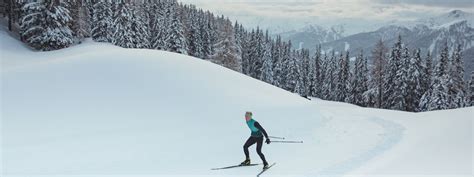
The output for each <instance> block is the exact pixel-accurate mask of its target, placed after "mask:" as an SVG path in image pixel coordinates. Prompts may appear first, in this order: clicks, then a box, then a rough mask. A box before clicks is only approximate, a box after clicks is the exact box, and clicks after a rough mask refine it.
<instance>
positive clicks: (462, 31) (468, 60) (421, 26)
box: [280, 10, 474, 77]
mask: <svg viewBox="0 0 474 177" xmlns="http://www.w3.org/2000/svg"><path fill="white" fill-rule="evenodd" d="M472 24H474V14H472V13H468V12H464V11H461V10H453V11H451V12H449V13H446V14H442V15H440V16H435V17H431V18H425V19H419V20H415V21H413V22H409V23H407V22H404V23H401V22H396V21H393V22H389V23H387V24H385V25H383V26H382V27H380V28H379V29H377V30H375V31H371V32H362V33H357V34H353V35H348V36H344V27H343V26H339V27H338V28H337V27H331V28H329V29H325V28H323V27H320V26H317V25H310V26H307V27H305V28H303V29H301V30H294V31H290V32H287V33H282V34H280V35H281V36H282V38H283V39H286V40H291V41H292V42H293V44H295V48H300V47H304V48H308V49H310V50H311V53H314V52H315V49H316V46H317V45H318V44H321V45H322V49H323V51H324V52H331V51H332V50H336V51H349V52H350V53H351V56H355V55H357V54H358V53H360V51H361V50H362V51H363V53H364V56H370V53H371V51H372V50H373V48H374V46H375V44H376V42H377V41H378V40H379V39H382V40H383V41H384V43H385V45H386V46H387V47H391V46H392V45H393V44H394V43H395V41H396V40H397V37H398V35H401V37H402V40H403V42H404V43H405V45H407V46H408V47H409V48H410V49H414V48H420V49H421V52H422V54H423V55H424V56H425V55H426V53H427V52H428V51H430V52H431V53H432V55H433V56H435V57H434V58H436V57H437V56H438V55H439V50H440V49H441V47H442V45H443V44H444V42H445V41H447V42H448V46H449V47H451V48H450V50H452V48H453V47H454V46H455V44H460V45H461V46H462V49H463V59H464V65H465V76H466V77H467V76H469V75H470V73H471V71H474V28H473V25H472ZM346 28H347V27H346ZM369 59H370V57H369Z"/></svg>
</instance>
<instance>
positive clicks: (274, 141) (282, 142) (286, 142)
mask: <svg viewBox="0 0 474 177" xmlns="http://www.w3.org/2000/svg"><path fill="white" fill-rule="evenodd" d="M271 142H272V143H303V141H271Z"/></svg>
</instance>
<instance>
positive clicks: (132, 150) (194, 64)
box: [0, 31, 474, 177]
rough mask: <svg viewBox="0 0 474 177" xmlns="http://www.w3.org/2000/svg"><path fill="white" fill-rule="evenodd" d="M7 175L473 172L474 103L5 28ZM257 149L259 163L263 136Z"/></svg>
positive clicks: (1, 37)
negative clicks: (400, 106) (389, 106)
mask: <svg viewBox="0 0 474 177" xmlns="http://www.w3.org/2000/svg"><path fill="white" fill-rule="evenodd" d="M0 41H1V42H0V44H1V49H0V59H1V105H0V106H1V122H0V123H1V132H2V133H1V136H0V137H1V140H2V143H1V150H2V153H1V161H0V162H1V169H0V170H1V173H0V174H1V175H0V176H28V177H31V176H72V175H74V176H130V177H132V176H133V177H136V176H255V175H256V174H257V173H258V172H259V171H260V168H261V166H256V167H244V168H237V169H229V170H220V171H211V170H210V169H211V168H215V167H223V166H228V165H234V164H236V163H239V162H240V161H242V160H243V159H244V156H243V152H242V145H243V143H244V141H245V140H246V138H247V137H248V136H249V133H250V132H249V130H248V128H247V127H246V124H245V121H244V118H243V115H244V113H245V111H253V112H254V117H255V119H256V120H258V121H259V122H260V123H261V124H262V125H263V126H264V127H265V128H266V129H267V131H268V132H269V133H270V134H271V135H273V136H284V137H287V139H289V140H303V141H304V144H278V143H272V144H270V145H265V146H264V147H263V151H264V153H265V155H266V157H267V159H268V160H269V161H270V162H277V165H276V166H274V167H273V168H272V169H271V170H269V171H268V172H266V173H265V175H263V176H292V177H293V176H353V175H355V176H357V175H363V176H370V175H373V176H382V175H394V176H405V175H414V176H421V175H438V176H456V175H457V176H471V175H472V169H473V167H472V159H473V153H472V142H473V136H472V127H473V126H472V125H473V122H472V115H473V111H474V108H466V109H459V110H452V111H440V112H432V113H422V114H412V113H403V112H394V111H385V110H374V109H364V108H359V107H356V106H353V105H348V104H343V103H334V102H326V101H321V100H314V101H309V100H306V99H303V98H301V97H299V96H297V95H294V94H292V93H289V92H286V91H283V90H281V89H278V88H275V87H273V86H271V85H269V84H266V83H263V82H261V81H258V80H255V79H252V78H249V77H247V76H245V75H242V74H239V73H236V72H233V71H232V70H229V69H226V68H223V67H220V66H217V65H214V64H212V63H210V62H207V61H204V60H200V59H196V58H192V57H188V56H183V55H179V54H174V53H169V52H163V51H153V50H138V49H122V48H119V47H115V46H112V45H108V44H101V43H95V42H92V41H87V42H85V43H84V44H81V45H78V46H74V47H71V48H68V49H64V50H60V51H54V52H33V51H31V50H29V49H28V48H26V47H25V46H24V45H22V44H20V42H18V41H15V40H14V39H12V38H11V37H9V36H8V34H7V33H6V32H5V31H0ZM251 148H252V149H251V151H250V152H251V159H252V160H253V162H256V163H259V162H260V160H259V158H258V156H257V155H256V153H255V150H254V148H255V146H253V147H251Z"/></svg>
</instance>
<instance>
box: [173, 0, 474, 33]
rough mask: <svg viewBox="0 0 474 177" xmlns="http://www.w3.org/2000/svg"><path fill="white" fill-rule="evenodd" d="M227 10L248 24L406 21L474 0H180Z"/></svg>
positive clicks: (470, 6) (469, 7)
mask: <svg viewBox="0 0 474 177" xmlns="http://www.w3.org/2000/svg"><path fill="white" fill-rule="evenodd" d="M181 1H182V2H184V3H190V4H195V5H197V6H198V7H199V8H203V9H206V10H211V11H213V12H215V13H218V14H224V15H226V16H228V17H230V18H231V19H232V20H239V21H242V22H243V23H244V24H247V25H249V26H253V25H260V26H264V27H269V26H272V25H274V26H282V25H284V24H285V23H287V25H291V24H295V23H298V22H300V23H329V22H331V23H333V24H336V23H337V22H338V21H342V22H344V21H347V20H361V21H362V22H366V23H364V24H370V22H382V21H392V20H398V21H405V20H414V19H418V18H424V17H430V16H435V15H439V14H441V13H447V12H449V11H451V10H454V9H460V10H463V11H467V12H473V9H474V0H181Z"/></svg>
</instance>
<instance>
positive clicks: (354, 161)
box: [310, 117, 405, 177]
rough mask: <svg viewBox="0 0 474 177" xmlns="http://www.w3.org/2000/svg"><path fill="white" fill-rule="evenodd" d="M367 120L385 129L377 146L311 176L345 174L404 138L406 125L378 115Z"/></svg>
mask: <svg viewBox="0 0 474 177" xmlns="http://www.w3.org/2000/svg"><path fill="white" fill-rule="evenodd" d="M367 121H370V122H373V123H375V124H377V125H379V126H381V127H382V128H383V129H384V130H385V132H384V133H383V134H382V135H381V136H383V139H382V140H381V141H380V142H378V143H377V145H376V146H374V147H373V148H372V149H369V150H368V151H366V152H365V153H362V154H359V155H358V156H355V157H352V158H350V159H348V160H346V161H344V162H341V163H339V164H336V165H333V166H330V167H328V168H325V169H323V170H321V171H319V172H318V173H316V174H314V175H310V176H324V177H340V176H344V174H347V173H348V172H350V171H352V170H354V169H356V168H357V167H360V166H362V165H364V164H365V163H366V162H368V161H369V160H371V159H373V158H374V157H376V156H378V155H381V154H383V153H384V152H386V151H387V150H389V149H391V148H392V147H393V146H395V145H396V144H397V143H398V142H400V140H401V139H402V138H403V131H404V130H405V127H403V126H402V125H400V124H397V123H395V122H393V121H389V120H386V119H382V118H378V117H371V118H367Z"/></svg>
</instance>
